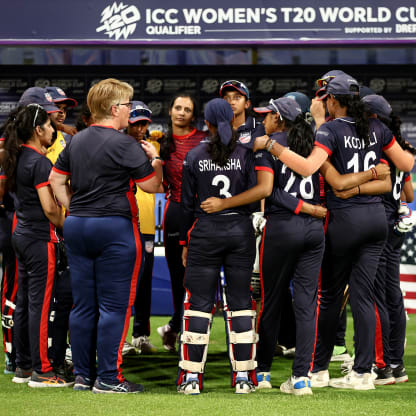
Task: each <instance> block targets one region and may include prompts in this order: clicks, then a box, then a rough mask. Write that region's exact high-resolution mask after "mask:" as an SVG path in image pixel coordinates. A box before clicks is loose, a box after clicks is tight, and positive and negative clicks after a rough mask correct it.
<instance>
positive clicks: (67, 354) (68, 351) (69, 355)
mask: <svg viewBox="0 0 416 416" xmlns="http://www.w3.org/2000/svg"><path fill="white" fill-rule="evenodd" d="M65 361H66V362H67V363H68V364H72V350H71V346H70V345H68V346H67V347H66V350H65Z"/></svg>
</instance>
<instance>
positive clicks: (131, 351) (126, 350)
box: [121, 341, 137, 357]
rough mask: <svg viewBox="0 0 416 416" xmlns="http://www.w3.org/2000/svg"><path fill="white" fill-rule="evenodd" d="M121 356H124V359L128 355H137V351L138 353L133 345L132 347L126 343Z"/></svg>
mask: <svg viewBox="0 0 416 416" xmlns="http://www.w3.org/2000/svg"><path fill="white" fill-rule="evenodd" d="M121 354H122V356H123V357H124V356H126V355H136V354H137V351H136V348H134V347H133V345H131V344H130V343H129V342H127V341H124V344H123V349H122V350H121Z"/></svg>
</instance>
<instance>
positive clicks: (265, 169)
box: [254, 166, 274, 175]
mask: <svg viewBox="0 0 416 416" xmlns="http://www.w3.org/2000/svg"><path fill="white" fill-rule="evenodd" d="M254 170H263V171H265V172H270V173H272V174H273V175H274V170H273V169H271V168H269V167H268V166H256V167H255V168H254Z"/></svg>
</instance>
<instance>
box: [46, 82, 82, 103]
mask: <svg viewBox="0 0 416 416" xmlns="http://www.w3.org/2000/svg"><path fill="white" fill-rule="evenodd" d="M45 89H46V91H47V92H48V93H49V94H50V95H51V97H52V100H53V102H54V103H58V104H62V103H65V104H66V105H67V106H68V107H76V106H77V105H78V103H77V101H76V100H74V99H73V98H69V97H67V95H66V94H65V91H64V90H63V89H62V88H59V87H46V88H45Z"/></svg>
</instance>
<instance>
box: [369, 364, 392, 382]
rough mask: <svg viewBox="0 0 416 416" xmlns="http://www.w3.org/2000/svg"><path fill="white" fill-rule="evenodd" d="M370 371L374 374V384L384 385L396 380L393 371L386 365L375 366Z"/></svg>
mask: <svg viewBox="0 0 416 416" xmlns="http://www.w3.org/2000/svg"><path fill="white" fill-rule="evenodd" d="M372 372H374V373H375V375H376V378H375V379H374V384H375V385H376V386H385V385H387V384H394V383H395V382H396V379H395V378H394V376H393V371H392V369H391V368H390V366H388V365H387V366H386V367H384V368H377V367H375V368H374V369H373V370H372Z"/></svg>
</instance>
